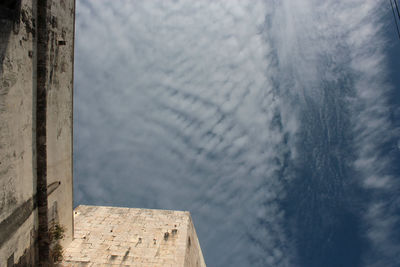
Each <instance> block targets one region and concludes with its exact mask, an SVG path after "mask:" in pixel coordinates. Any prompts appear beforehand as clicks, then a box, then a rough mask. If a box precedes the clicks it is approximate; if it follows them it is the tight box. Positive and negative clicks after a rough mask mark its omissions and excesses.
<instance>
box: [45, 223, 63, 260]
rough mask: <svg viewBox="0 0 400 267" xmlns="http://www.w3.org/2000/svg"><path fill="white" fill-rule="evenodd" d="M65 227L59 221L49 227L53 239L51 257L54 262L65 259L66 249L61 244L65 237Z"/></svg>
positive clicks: (51, 239)
mask: <svg viewBox="0 0 400 267" xmlns="http://www.w3.org/2000/svg"><path fill="white" fill-rule="evenodd" d="M64 233H65V227H64V226H62V225H60V224H59V223H53V224H52V226H51V227H50V229H49V236H50V241H51V250H50V251H51V257H52V259H53V262H60V261H62V260H63V252H64V249H63V247H62V246H61V244H60V240H61V239H63V238H64V237H65V234H64Z"/></svg>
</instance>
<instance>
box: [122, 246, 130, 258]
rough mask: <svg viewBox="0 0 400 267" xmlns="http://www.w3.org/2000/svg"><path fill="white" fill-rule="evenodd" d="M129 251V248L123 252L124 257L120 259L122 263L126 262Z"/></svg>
mask: <svg viewBox="0 0 400 267" xmlns="http://www.w3.org/2000/svg"><path fill="white" fill-rule="evenodd" d="M130 251H131V247H129V248H128V250H127V251H126V252H125V255H124V257H123V258H122V261H126V260H127V259H128V255H129V252H130Z"/></svg>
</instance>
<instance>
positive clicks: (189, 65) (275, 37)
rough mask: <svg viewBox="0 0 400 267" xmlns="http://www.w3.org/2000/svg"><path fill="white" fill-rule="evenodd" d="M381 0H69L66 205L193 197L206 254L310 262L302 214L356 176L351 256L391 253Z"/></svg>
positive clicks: (393, 201) (218, 262)
mask: <svg viewBox="0 0 400 267" xmlns="http://www.w3.org/2000/svg"><path fill="white" fill-rule="evenodd" d="M381 4H382V3H381V2H380V1H372V0H367V1H365V0H364V1H361V0H349V1H334V0H328V1H323V2H321V1H317V0H301V1H300V0H298V1H273V0H265V1H257V0H256V1H161V0H160V1H122V0H117V1H115V0H114V1H109V0H108V1H106V0H102V1H84V0H79V1H77V19H76V34H77V38H76V48H75V49H76V59H75V68H76V72H75V121H74V126H75V160H74V162H75V163H74V164H75V177H76V182H75V199H76V204H79V203H89V204H99V205H123V206H130V207H143V208H164V209H181V210H190V211H191V212H192V215H193V217H194V222H195V224H196V229H197V231H198V234H199V238H200V241H201V245H202V248H203V251H204V255H205V257H206V261H207V263H208V264H209V265H210V266H306V265H304V264H305V260H304V253H303V252H304V249H308V250H309V251H311V250H314V248H308V247H307V246H306V247H305V248H302V249H303V250H302V249H301V248H299V244H300V242H299V241H298V240H300V239H301V238H302V236H303V235H304V233H308V232H307V231H308V230H302V229H301V226H302V225H303V223H305V221H304V220H305V219H302V218H307V211H308V210H312V209H313V208H315V207H317V206H318V204H315V205H314V202H315V203H327V204H328V205H322V204H320V206H318V208H321V214H325V215H327V216H330V215H331V214H332V212H331V210H330V204H332V205H333V206H335V205H336V206H337V207H339V209H341V207H343V209H346V212H347V207H346V206H347V205H348V204H349V203H351V201H352V200H354V199H357V200H360V198H358V197H356V198H353V197H347V196H346V195H347V194H348V193H349V192H350V191H351V190H350V191H349V190H348V189H347V188H352V189H353V188H355V189H354V190H355V191H357V190H359V191H360V190H361V191H362V192H365V195H368V201H361V203H360V204H359V205H358V206H357V208H358V207H359V208H360V210H357V211H354V210H353V209H351V208H350V209H349V212H350V214H352V215H354V216H357V218H360V219H359V220H360V223H359V224H360V225H361V226H360V233H359V234H360V236H362V237H363V238H365V239H367V240H368V241H367V242H368V244H369V245H368V246H367V247H369V249H370V250H369V249H368V248H365V249H364V250H363V251H362V252H360V255H361V256H360V259H359V260H357V261H356V265H353V266H359V265H360V266H361V265H362V266H397V265H398V264H399V260H400V259H399V256H398V255H400V254H399V253H398V252H399V242H398V240H399V239H396V238H393V235H394V234H395V228H396V226H398V224H399V223H398V216H397V214H398V210H396V208H397V207H398V201H399V200H398V197H397V196H393V192H396V190H398V184H397V182H396V179H395V174H393V173H391V172H390V170H389V169H390V168H389V166H390V165H391V164H393V163H392V159H391V158H389V157H387V156H385V155H384V152H383V151H380V150H382V147H384V146H385V145H386V144H388V143H390V142H393V139H394V137H395V136H396V131H395V129H394V128H393V126H392V125H391V123H390V121H389V119H388V110H387V99H386V98H387V93H388V92H389V91H390V90H391V88H390V86H389V85H388V84H386V82H385V74H386V72H387V70H386V69H385V64H386V63H385V54H384V50H383V49H384V45H385V40H384V39H383V37H382V36H381V35H380V34H379V32H380V29H381V27H383V25H384V24H383V21H382V17H383V16H384V15H385V14H386V12H387V10H382V9H381ZM349 147H351V152H348V148H349ZM377 151H379V153H378V152H377ZM336 161H337V162H339V163H338V164H337V165H338V166H339V167H332V168H331V167H330V166H331V165H332V162H336ZM335 166H336V165H335ZM299 169H303V170H304V169H307V170H308V169H309V170H311V171H310V172H312V173H313V174H312V175H310V176H307V175H306V174H304V175H299V174H298V172H297V171H298V170H299ZM300 173H301V172H300ZM303 180H305V181H306V182H304V183H303V184H304V185H305V186H303V187H304V188H303V187H301V186H300V187H297V185H298V183H299V181H303ZM307 181H308V182H307ZM316 184H319V185H321V186H320V187H318V188H317V187H316ZM293 188H300V189H293ZM307 188H308V189H307ZM310 188H311V189H313V190H316V191H318V192H321V193H318V194H314V195H315V199H314V200H310V198H309V197H308V196H307V197H302V196H303V195H312V194H313V192H311V191H307V190H310ZM351 192H352V191H351ZM387 194H391V195H392V197H391V198H386V197H382V196H385V195H387ZM292 196H294V197H292ZM337 197H340V198H342V197H343V199H344V200H340V201H338V200H337ZM326 199H328V201H326ZM361 199H363V198H361ZM324 201H325V202H324ZM337 202H339V204H337ZM340 203H342V204H340ZM293 207H296V208H298V209H299V210H300V211H299V213H301V216H300V215H293V214H295V213H294V212H293V211H292V210H293ZM310 214H313V213H310ZM300 217H301V218H300ZM313 225H314V226H315V225H317V228H318V229H322V230H321V232H323V231H325V230H326V229H328V230H329V229H330V228H329V227H330V224H329V223H326V222H324V221H323V220H322V222H320V223H319V224H318V223H317V224H313ZM307 227H308V228H309V227H311V226H306V227H305V229H307ZM310 231H311V230H310ZM316 232H318V231H317V230H316ZM391 236H392V238H391ZM308 238H310V239H312V236H309V237H308ZM338 242H339V241H338ZM305 244H313V243H312V241H307V240H306V241H305ZM321 247H323V246H321ZM319 249H320V250H321V251H322V250H323V248H316V250H317V252H318V251H319ZM309 251H307V252H309ZM318 260H319V259H316V260H314V261H313V262H311V263H315V264H316V263H317V262H318ZM315 266H317V265H315ZM325 266H328V265H325ZM329 266H330V265H329ZM346 266H350V265H346Z"/></svg>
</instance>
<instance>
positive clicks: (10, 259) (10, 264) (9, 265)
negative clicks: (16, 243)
mask: <svg viewBox="0 0 400 267" xmlns="http://www.w3.org/2000/svg"><path fill="white" fill-rule="evenodd" d="M13 266H14V253H13V254H11V256H10V257H8V259H7V267H13Z"/></svg>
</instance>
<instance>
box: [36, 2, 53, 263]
mask: <svg viewBox="0 0 400 267" xmlns="http://www.w3.org/2000/svg"><path fill="white" fill-rule="evenodd" d="M47 45H48V33H47V0H37V100H36V101H37V103H36V153H37V193H36V197H37V207H38V220H39V226H38V248H39V266H48V265H49V263H50V248H49V247H50V238H49V226H48V203H47V145H46V143H47V135H46V128H47V123H46V111H47V59H48V51H47Z"/></svg>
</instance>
